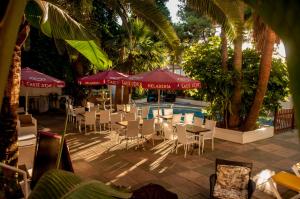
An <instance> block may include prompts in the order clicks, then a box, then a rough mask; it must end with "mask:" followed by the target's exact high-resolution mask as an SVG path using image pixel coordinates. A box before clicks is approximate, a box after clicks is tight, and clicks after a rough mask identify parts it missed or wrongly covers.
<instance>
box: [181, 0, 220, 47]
mask: <svg viewBox="0 0 300 199" xmlns="http://www.w3.org/2000/svg"><path fill="white" fill-rule="evenodd" d="M178 16H179V17H180V22H178V23H177V24H175V29H176V31H177V34H178V36H179V38H180V40H181V41H182V42H186V43H192V42H197V41H199V40H201V41H205V40H206V39H207V38H208V37H211V36H213V35H214V33H215V28H213V25H212V22H211V20H209V19H208V18H207V17H205V16H199V14H198V13H197V12H195V11H193V10H191V9H189V8H188V7H186V5H184V4H183V5H181V6H180V9H179V12H178Z"/></svg>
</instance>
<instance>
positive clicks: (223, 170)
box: [210, 159, 255, 199]
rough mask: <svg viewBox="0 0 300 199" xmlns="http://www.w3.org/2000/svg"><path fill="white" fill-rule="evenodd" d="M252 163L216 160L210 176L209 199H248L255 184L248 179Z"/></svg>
mask: <svg viewBox="0 0 300 199" xmlns="http://www.w3.org/2000/svg"><path fill="white" fill-rule="evenodd" d="M251 171H252V163H247V162H237V161H231V160H223V159H216V173H215V174H212V175H211V176H210V198H237V199H247V198H248V199H250V198H251V196H252V194H253V192H254V190H255V183H254V181H252V180H251V179H250V177H251Z"/></svg>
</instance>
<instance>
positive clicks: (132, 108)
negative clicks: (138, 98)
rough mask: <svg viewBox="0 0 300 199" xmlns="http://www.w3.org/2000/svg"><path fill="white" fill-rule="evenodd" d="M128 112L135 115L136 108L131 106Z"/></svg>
mask: <svg viewBox="0 0 300 199" xmlns="http://www.w3.org/2000/svg"><path fill="white" fill-rule="evenodd" d="M129 112H130V113H135V114H137V107H136V106H131V107H130V111H129Z"/></svg>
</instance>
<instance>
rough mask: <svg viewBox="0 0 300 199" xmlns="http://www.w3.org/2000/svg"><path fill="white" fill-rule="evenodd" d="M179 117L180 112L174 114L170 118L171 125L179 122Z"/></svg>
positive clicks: (180, 115)
mask: <svg viewBox="0 0 300 199" xmlns="http://www.w3.org/2000/svg"><path fill="white" fill-rule="evenodd" d="M181 117H182V114H174V115H173V118H172V126H175V125H176V124H180V123H181Z"/></svg>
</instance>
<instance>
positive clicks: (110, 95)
mask: <svg viewBox="0 0 300 199" xmlns="http://www.w3.org/2000/svg"><path fill="white" fill-rule="evenodd" d="M108 86H109V103H110V112H112V94H111V92H112V88H111V85H108Z"/></svg>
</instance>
